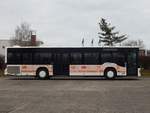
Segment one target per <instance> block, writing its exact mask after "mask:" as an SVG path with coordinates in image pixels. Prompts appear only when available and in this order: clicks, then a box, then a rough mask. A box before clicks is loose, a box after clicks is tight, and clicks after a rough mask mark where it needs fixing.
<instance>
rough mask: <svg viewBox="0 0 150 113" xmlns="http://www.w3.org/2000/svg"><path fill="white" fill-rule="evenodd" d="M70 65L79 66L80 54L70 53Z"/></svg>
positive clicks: (80, 61)
mask: <svg viewBox="0 0 150 113" xmlns="http://www.w3.org/2000/svg"><path fill="white" fill-rule="evenodd" d="M70 56H71V64H81V63H82V54H81V53H71V54H70Z"/></svg>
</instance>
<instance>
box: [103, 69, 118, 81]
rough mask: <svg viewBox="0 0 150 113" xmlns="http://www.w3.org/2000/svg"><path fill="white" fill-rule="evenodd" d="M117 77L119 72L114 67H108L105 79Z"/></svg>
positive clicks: (105, 71)
mask: <svg viewBox="0 0 150 113" xmlns="http://www.w3.org/2000/svg"><path fill="white" fill-rule="evenodd" d="M116 76H117V71H116V69H115V68H114V67H107V68H106V69H105V70H104V77H105V78H106V79H115V77H116Z"/></svg>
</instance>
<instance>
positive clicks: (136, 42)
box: [122, 39, 145, 49]
mask: <svg viewBox="0 0 150 113" xmlns="http://www.w3.org/2000/svg"><path fill="white" fill-rule="evenodd" d="M122 45H123V46H139V48H140V49H144V48H145V45H144V42H143V40H141V39H138V40H128V41H127V42H125V43H123V44H122Z"/></svg>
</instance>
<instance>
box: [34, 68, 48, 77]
mask: <svg viewBox="0 0 150 113" xmlns="http://www.w3.org/2000/svg"><path fill="white" fill-rule="evenodd" d="M36 76H37V77H38V78H39V79H48V77H49V74H48V70H47V69H46V68H39V69H38V70H37V72H36Z"/></svg>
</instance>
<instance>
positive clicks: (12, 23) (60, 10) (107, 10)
mask: <svg viewBox="0 0 150 113" xmlns="http://www.w3.org/2000/svg"><path fill="white" fill-rule="evenodd" d="M149 4H150V1H147V0H142V1H141V0H132V1H131V0H126V1H125V0H82V1H81V0H55V1H54V0H43V1H41V0H26V1H20V0H13V1H10V0H2V1H1V4H0V13H1V18H0V25H1V27H0V35H1V34H6V35H7V34H13V33H14V29H15V27H16V26H17V25H19V24H20V23H21V22H22V21H27V22H29V23H30V24H31V27H32V29H35V30H36V31H37V35H38V37H39V38H41V40H43V41H44V42H45V43H46V44H47V45H56V44H57V45H66V46H67V45H80V42H81V40H82V38H83V37H85V38H86V40H87V41H89V43H90V40H91V39H92V38H95V40H97V38H98V36H97V32H98V30H99V26H98V22H99V18H100V17H104V18H106V19H107V20H108V21H109V22H110V23H112V25H114V26H116V30H119V31H120V32H121V33H125V34H128V35H129V36H130V37H129V38H130V39H139V38H141V39H143V40H144V42H145V43H146V45H147V47H149V48H150V46H149V45H150V42H149V36H150V33H149V19H150V7H149ZM0 38H1V36H0Z"/></svg>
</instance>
